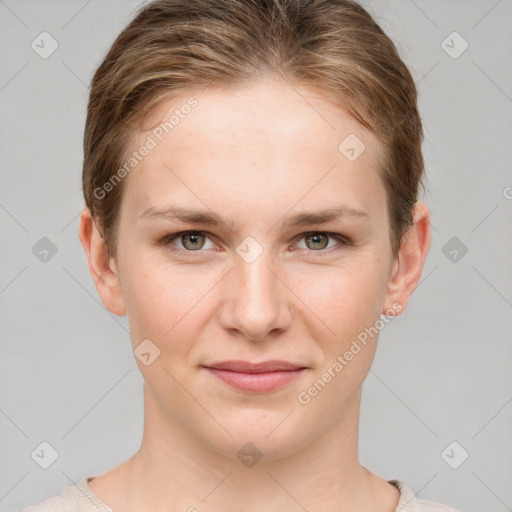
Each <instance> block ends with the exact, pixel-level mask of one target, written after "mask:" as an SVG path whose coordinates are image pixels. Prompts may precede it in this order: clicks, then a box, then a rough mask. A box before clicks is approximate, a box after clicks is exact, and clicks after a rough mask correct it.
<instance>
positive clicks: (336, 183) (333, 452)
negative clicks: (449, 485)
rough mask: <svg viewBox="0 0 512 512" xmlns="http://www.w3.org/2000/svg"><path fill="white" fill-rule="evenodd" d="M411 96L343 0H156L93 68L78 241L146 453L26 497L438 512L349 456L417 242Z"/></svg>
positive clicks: (416, 131) (151, 507)
mask: <svg viewBox="0 0 512 512" xmlns="http://www.w3.org/2000/svg"><path fill="white" fill-rule="evenodd" d="M422 137H423V132H422V125H421V120H420V117H419V113H418V108H417V92H416V89H415V85H414V81H413V79H412V77H411V74H410V73H409V71H408V69H407V67H406V66H405V64H404V63H403V62H402V60H401V59H400V57H399V55H398V53H397V51H396V48H395V47H394V45H393V43H392V42H391V40H390V39H389V38H388V37H387V36H386V35H385V34H384V33H383V31H382V30H381V28H380V27H379V26H378V25H377V24H376V23H375V22H374V21H373V20H372V18H371V17H370V15H369V14H368V13H367V12H366V11H365V10H364V9H363V8H362V7H361V6H359V5H358V4H356V3H355V2H353V1H351V0H336V1H327V0H312V1H304V0H267V1H264V0H258V1H256V0H215V1H211V0H189V1H187V2H180V1H178V0H157V1H154V2H151V3H149V4H147V5H146V6H144V7H143V8H142V9H141V11H140V12H139V14H138V15H137V17H136V18H135V19H134V20H133V21H132V22H131V23H130V24H129V25H128V26H127V27H126V28H125V29H124V30H123V32H122V33H121V34H120V35H119V37H118V38H117V40H116V41H115V42H114V44H113V46H112V48H111V49H110V51H109V53H108V55H107V56H106V57H105V59H104V60H103V62H102V63H101V65H100V66H99V68H98V70H97V71H96V73H95V75H94V78H93V80H92V85H91V92H90V99H89V106H88V115H87V121H86V128H85V140H84V167H83V191H84V196H85V207H84V210H83V212H82V215H81V220H80V228H79V236H80V240H81V242H82V245H83V247H84V250H85V252H86V255H87V259H88V264H89V270H90V273H91V276H92V278H93V279H94V282H95V284H96V287H97V290H98V293H99V295H100V297H101V299H102V301H103V303H104V305H105V306H106V307H107V308H108V310H109V311H110V312H112V313H114V314H116V315H127V316H128V319H129V324H130V334H131V340H132V345H133V350H134V355H135V357H136V361H137V364H138V366H139V368H140V371H141V373H142V375H143V378H144V381H145V384H144V404H145V410H144V435H143V439H142V443H141V446H140V449H139V450H138V451H137V453H135V454H134V455H133V456H132V457H131V458H130V459H129V460H127V461H125V462H123V463H122V464H120V465H119V466H117V467H115V468H113V469H112V470H110V471H108V472H106V473H104V474H101V475H95V476H89V477H86V478H84V479H83V480H82V481H81V482H80V483H79V484H78V486H76V487H67V488H65V489H64V491H63V493H62V495H61V496H56V497H54V498H51V499H48V500H46V501H45V502H43V503H42V504H40V505H38V506H35V507H29V508H28V509H26V510H27V511H30V512H36V511H37V512H41V511H56V510H77V511H96V510H102V511H111V510H113V511H116V512H132V511H134V512H135V511H137V512H145V511H156V510H166V511H185V510H186V511H201V512H203V511H221V510H222V511H226V510H230V511H231V510H234V511H236V510H244V511H265V512H272V511H278V510H279V511H282V510H290V511H292V510H307V511H322V512H334V511H336V512H348V511H351V512H353V511H357V512H370V511H371V512H392V511H439V512H441V511H450V510H452V511H453V509H451V508H450V507H448V506H445V505H441V504H436V503H433V502H427V501H423V500H419V499H416V497H415V496H414V494H413V493H412V491H411V489H410V488H409V487H408V486H407V485H406V484H405V483H403V482H400V481H397V480H392V481H386V480H385V479H382V478H380V477H379V476H377V475H375V474H373V473H371V472H370V471H369V470H367V469H366V468H364V467H363V466H361V464H360V463H359V460H358V422H359V408H360V400H361V388H362V384H363V381H364V379H365V377H366V375H367V373H368V371H369V369H370V365H371V363H372V360H373V357H374V354H375V349H376V343H377V339H378V333H379V331H380V329H381V328H382V327H383V326H384V325H386V323H388V322H389V321H391V318H392V317H393V316H395V315H399V314H401V313H403V312H404V311H405V309H406V307H407V303H408V301H409V297H410V295H411V293H412V292H413V291H414V289H415V287H416V286H417V284H418V281H419V278H420V275H421V271H422V267H423V263H424V261H425V258H426V255H427V252H428V248H429V243H430V231H429V210H428V208H427V206H426V205H425V204H424V203H423V202H421V201H418V191H419V188H420V186H421V185H422V180H423V175H424V168H423V157H422V152H421V142H422Z"/></svg>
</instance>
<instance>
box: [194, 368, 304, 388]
mask: <svg viewBox="0 0 512 512" xmlns="http://www.w3.org/2000/svg"><path fill="white" fill-rule="evenodd" d="M204 368H206V369H207V370H208V371H209V372H210V373H211V374H212V375H214V376H215V377H217V378H218V379H220V380H222V381H224V382H225V383H226V384H228V385H229V386H231V387H234V388H236V389H239V390H241V391H247V392H254V393H263V392H269V391H274V390H276V389H278V388H281V387H283V386H285V385H286V384H289V383H290V382H292V381H294V380H295V379H297V378H298V377H299V376H300V375H302V373H303V372H304V371H305V370H306V369H307V368H306V367H305V366H298V365H295V364H293V363H289V362H288V361H278V360H272V361H262V362H260V363H249V362H247V361H222V362H219V363H213V364H211V365H208V366H204Z"/></svg>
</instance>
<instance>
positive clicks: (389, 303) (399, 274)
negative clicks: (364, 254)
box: [382, 201, 430, 315]
mask: <svg viewBox="0 0 512 512" xmlns="http://www.w3.org/2000/svg"><path fill="white" fill-rule="evenodd" d="M413 219H414V222H413V225H412V226H411V227H410V228H409V229H408V230H407V232H406V233H405V235H404V238H403V240H402V245H401V247H400V250H399V252H398V256H397V258H396V259H395V261H394V263H393V268H392V270H391V274H390V275H391V277H390V280H389V283H388V288H387V293H386V299H385V302H384V308H383V310H382V314H384V315H386V314H387V315H389V312H390V311H393V312H394V314H395V315H399V314H401V313H403V312H404V311H405V308H406V307H407V304H408V302H409V298H410V296H411V294H412V292H413V291H414V290H415V289H416V286H417V285H418V282H419V280H420V277H421V271H422V270H423V264H424V263H425V259H426V257H427V253H428V249H429V247H430V212H429V209H428V207H427V205H426V204H425V203H423V202H420V201H419V202H417V203H416V204H415V205H414V215H413ZM386 312H387V313H386Z"/></svg>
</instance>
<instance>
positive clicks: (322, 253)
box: [158, 230, 352, 257]
mask: <svg viewBox="0 0 512 512" xmlns="http://www.w3.org/2000/svg"><path fill="white" fill-rule="evenodd" d="M191 234H200V235H205V236H206V237H208V238H210V239H211V236H210V233H209V232H208V231H195V230H191V231H180V232H179V233H173V234H170V235H167V236H165V237H164V238H163V239H162V240H161V241H160V242H159V243H158V245H161V246H164V247H168V248H170V250H172V251H174V252H177V253H178V254H186V255H187V256H191V257H197V256H200V255H201V253H202V252H204V251H203V250H201V249H198V250H196V251H192V250H188V249H182V248H181V247H177V246H175V245H173V244H171V242H172V241H173V240H175V239H177V238H180V237H181V236H183V235H191ZM313 234H322V235H327V236H328V237H329V238H333V239H335V240H337V241H338V242H339V243H340V245H339V246H336V247H331V248H329V249H318V250H316V251H315V250H312V249H311V250H309V251H308V252H311V253H317V254H318V255H319V256H325V255H326V254H328V253H330V252H332V251H336V250H340V249H342V248H343V247H344V246H350V245H352V243H351V242H350V240H348V239H347V238H345V237H344V236H343V235H340V234H338V233H330V232H328V231H307V232H306V233H302V234H301V235H300V237H298V238H297V239H296V240H297V242H298V241H300V240H302V239H303V238H304V237H306V236H307V235H313ZM194 253H197V254H194Z"/></svg>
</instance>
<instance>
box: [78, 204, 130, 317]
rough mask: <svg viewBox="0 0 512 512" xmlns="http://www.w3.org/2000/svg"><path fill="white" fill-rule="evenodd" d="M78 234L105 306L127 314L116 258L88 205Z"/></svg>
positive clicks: (118, 313)
mask: <svg viewBox="0 0 512 512" xmlns="http://www.w3.org/2000/svg"><path fill="white" fill-rule="evenodd" d="M78 236H79V238H80V242H81V243H82V247H83V248H84V251H85V254H86V257H87V263H88V266H89V273H90V274H91V277H92V279H93V281H94V284H95V285H96V289H97V290H98V294H99V296H100V298H101V301H102V302H103V304H104V306H105V307H106V308H107V309H108V310H109V311H110V312H111V313H113V314H114V315H118V316H124V315H126V307H125V304H124V299H123V295H122V293H121V283H120V279H119V272H118V269H117V266H116V263H115V260H114V258H111V257H109V254H108V250H107V246H106V244H105V241H104V240H103V237H102V235H101V233H100V231H99V229H98V227H97V225H96V221H95V219H93V218H92V215H91V212H90V210H89V208H87V207H84V209H83V210H82V213H81V215H80V225H79V228H78Z"/></svg>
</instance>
